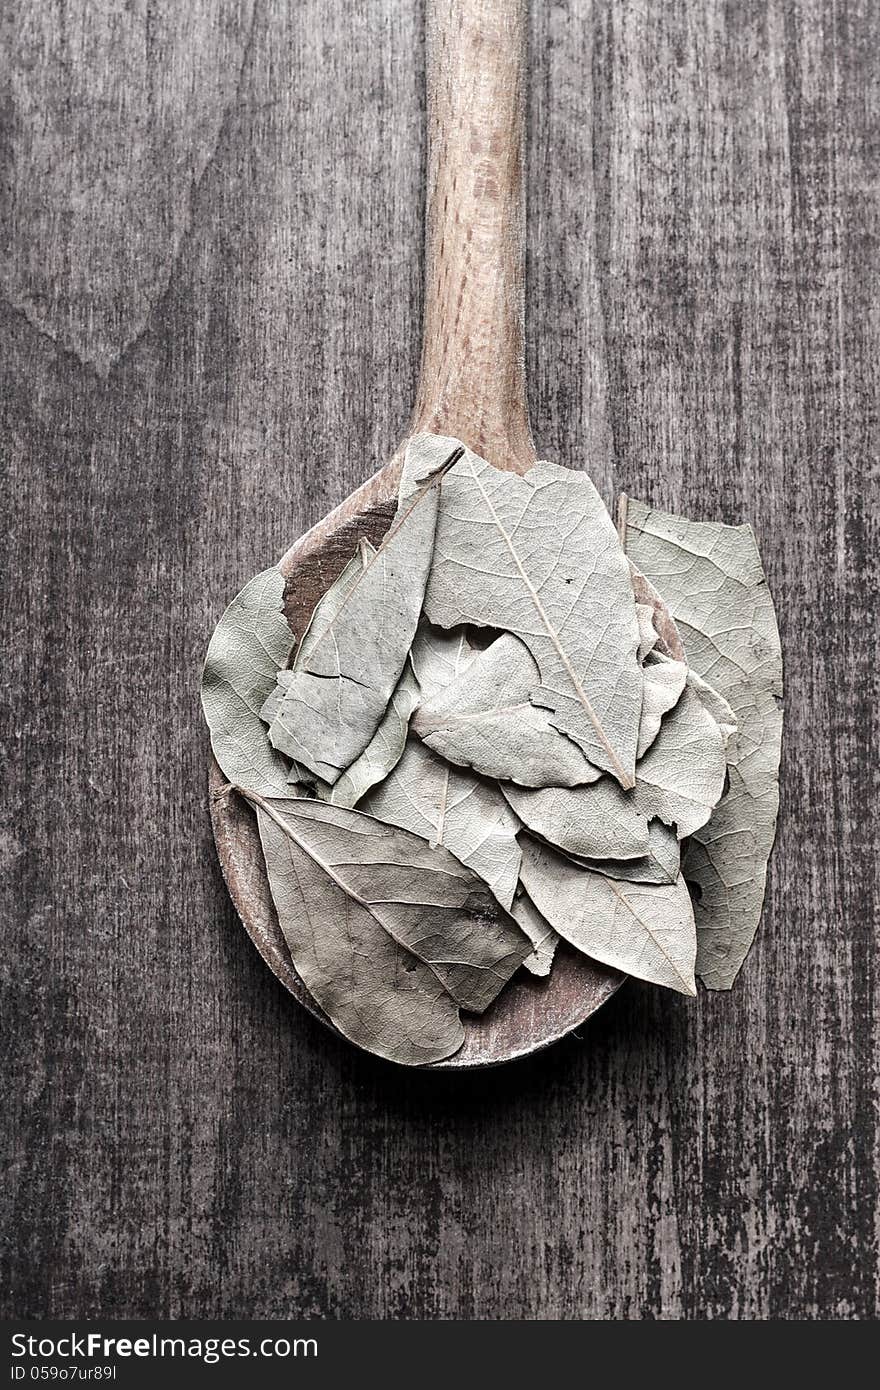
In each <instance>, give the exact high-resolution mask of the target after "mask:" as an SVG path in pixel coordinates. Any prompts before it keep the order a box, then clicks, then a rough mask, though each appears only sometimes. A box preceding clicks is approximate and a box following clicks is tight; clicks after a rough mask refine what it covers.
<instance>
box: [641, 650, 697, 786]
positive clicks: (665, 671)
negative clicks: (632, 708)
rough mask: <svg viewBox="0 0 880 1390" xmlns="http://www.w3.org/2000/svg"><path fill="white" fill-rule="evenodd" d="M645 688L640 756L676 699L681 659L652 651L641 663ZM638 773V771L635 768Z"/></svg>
mask: <svg viewBox="0 0 880 1390" xmlns="http://www.w3.org/2000/svg"><path fill="white" fill-rule="evenodd" d="M643 670H644V674H645V690H644V696H643V700H642V719H641V723H640V724H639V746H638V756H639V757H640V758H641V757H643V756H644V754H645V753H646V752H647V751H648V749H649V748H650V747H651V744H652V743H653V742H654V739H655V738H656V737H657V735H658V734H659V732H660V725H661V723H662V721H663V716H664V714H668V713H669V711H670V710H671V709H673V708H674V707H675V705H676V704H677V703H678V700H679V697H680V696H681V693H682V691H683V690H684V687H685V683H686V681H687V675H688V668H687V665H686V663H685V662H683V661H673V660H671V658H669V657H664V656H660V655H659V654H658V655H655V656H653V657H651V658H649V660H647V661H646V662H645V664H644V667H643ZM636 776H637V777H638V771H637V772H636Z"/></svg>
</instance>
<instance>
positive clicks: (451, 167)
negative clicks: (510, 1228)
mask: <svg viewBox="0 0 880 1390" xmlns="http://www.w3.org/2000/svg"><path fill="white" fill-rule="evenodd" d="M525 18H526V16H525V0H428V4H427V38H428V43H427V94H428V150H429V160H428V192H427V207H426V276H425V310H424V323H423V339H422V359H421V370H420V378H419V387H418V393H417V398H416V405H415V410H414V412H413V417H412V422H411V424H410V428H409V431H408V433H407V437H406V439H405V440H404V441H403V443H402V444H401V446H400V448H399V449H398V450H397V453H396V454H395V455H394V457H393V458H392V459H391V460H390V462H388V463H387V464H386V465H385V467H384V468H381V469H380V470H379V472H378V473H376V474H374V476H373V477H372V478H370V479H369V481H368V482H366V483H364V484H363V486H362V487H360V488H358V490H357V491H356V492H354V493H352V494H351V496H350V497H348V498H347V499H346V500H345V501H344V502H343V503H342V504H341V505H340V506H338V507H337V508H336V509H335V511H333V512H331V513H330V515H329V516H327V517H325V518H324V520H323V521H320V522H318V524H317V525H316V526H314V527H312V529H311V530H310V531H309V532H307V534H306V535H304V536H302V537H301V538H300V539H299V540H298V541H296V543H295V544H294V545H293V546H292V547H291V548H290V550H289V551H288V552H287V554H286V555H285V556H284V558H283V560H282V561H281V569H282V570H283V572H284V574H285V575H286V576H287V581H288V582H287V589H286V595H285V610H286V613H287V617H288V620H289V622H290V625H291V628H292V629H293V631H294V632H298V633H299V632H302V631H303V629H304V627H305V624H306V621H307V619H308V617H309V614H310V613H311V611H312V609H313V608H314V606H315V604H316V603H317V601H318V599H319V598H320V596H321V595H322V594H323V593H324V592H325V590H326V589H327V588H328V587H329V586H330V584H332V583H333V581H334V579H336V577H337V575H338V574H339V573H340V571H341V570H342V568H343V566H344V565H345V563H346V561H348V560H349V559H350V558H351V556H352V554H353V553H354V550H355V546H356V544H357V541H358V540H359V538H360V537H361V536H367V537H368V538H369V539H370V540H371V541H372V542H373V543H374V544H378V542H379V541H380V540H381V538H382V536H383V535H384V534H385V532H386V531H387V529H388V527H389V525H390V523H391V519H392V517H393V515H394V510H395V506H396V497H397V483H398V478H399V474H400V467H401V463H402V460H403V454H404V450H405V447H406V442H407V440H408V439H409V437H410V435H412V434H416V433H418V432H420V431H423V430H428V431H433V432H435V433H438V434H448V435H455V436H456V437H458V438H459V439H461V440H462V441H463V442H464V443H466V444H467V445H469V446H470V448H472V449H473V450H474V451H475V452H476V453H478V454H480V455H481V456H482V457H483V458H485V459H487V460H488V461H489V462H490V463H492V464H494V465H495V467H496V468H501V469H511V470H513V471H515V472H518V473H524V472H527V471H528V469H529V468H530V467H531V466H532V464H533V463H534V462H535V459H536V453H535V447H534V444H533V443H532V435H531V430H530V428H529V419H528V407H527V403H526V386H525V366H524V346H523V345H524V336H523V316H524V262H525V245H524V214H525V207H524V194H523V179H522V161H523V113H524V79H525ZM638 583H639V588H640V598H642V599H643V600H644V601H647V602H651V603H653V604H654V606H655V609H656V610H657V613H658V626H659V627H660V629H661V632H662V633H663V638H662V639H661V641H662V648H663V650H665V651H666V652H667V653H668V654H670V655H675V656H679V657H680V656H681V655H682V650H681V646H680V643H679V641H678V636H677V634H676V632H675V628H674V625H673V624H672V621H671V619H670V618H669V614H668V612H667V611H666V610H665V608H664V607H663V605H662V602H661V600H660V599H659V598H658V597H657V595H656V594H655V593H654V592H653V591H652V590H650V587H649V586H647V585H646V584H645V581H643V580H642V581H638ZM223 786H224V779H223V777H222V774H221V773H220V770H219V768H218V767H217V765H216V763H214V764H213V766H212V768H211V775H210V787H211V792H212V795H211V816H212V820H213V826H214V837H215V839H216V842H217V850H218V853H219V855H220V861H221V863H222V865H223V872H224V875H225V877H226V882H227V885H228V887H229V891H230V894H231V895H232V899H233V902H234V903H235V906H236V908H237V909H238V912H239V914H240V916H241V918H242V921H243V922H244V925H245V927H246V929H247V931H248V933H249V934H250V936H251V938H252V940H253V941H254V944H255V945H256V947H257V949H258V950H259V951H260V953H261V955H262V956H263V958H264V960H265V961H266V963H267V964H268V965H269V966H270V968H271V969H272V970H273V971H274V972H275V974H276V975H277V976H278V978H279V979H280V980H281V981H282V983H283V984H284V985H285V986H286V987H287V988H288V989H289V990H290V992H291V994H293V995H294V996H295V997H296V998H297V999H298V1000H299V1001H300V1003H301V1004H303V1005H305V1007H306V1008H307V1009H309V1010H310V1011H311V1012H312V1013H313V1014H315V1015H316V1016H317V1017H318V1018H320V1019H321V1020H322V1021H323V1022H324V1023H326V1024H327V1025H328V1027H331V1028H332V1027H333V1025H332V1024H331V1023H330V1021H329V1019H328V1018H327V1017H326V1015H325V1014H324V1013H323V1011H322V1010H321V1009H320V1008H319V1007H318V1005H317V1004H316V1003H315V1001H314V999H313V998H312V997H311V995H310V994H309V992H308V990H307V989H306V988H305V986H304V985H303V983H302V981H301V980H300V978H299V976H298V975H297V973H296V971H295V970H294V968H293V964H292V962H291V959H290V953H289V951H288V949H287V945H286V943H285V941H284V937H283V935H282V933H281V929H280V927H279V925H278V919H277V916H276V914H275V909H274V906H273V904H272V899H271V897H270V894H269V887H268V883H267V880H266V874H265V869H264V866H263V859H262V853H261V850H260V842H259V837H258V834H257V829H256V822H255V819H254V816H253V814H252V812H251V810H250V808H249V807H247V806H246V804H245V803H244V802H243V800H242V799H241V798H238V797H231V796H226V795H222V794H220V793H221V791H222V788H223ZM624 978H625V977H624V976H623V975H621V974H620V973H619V972H618V971H616V970H611V969H609V968H607V967H605V966H602V965H598V964H596V963H595V962H593V961H590V960H587V959H586V958H585V957H584V956H582V955H579V954H577V953H576V952H574V951H571V950H569V949H568V948H567V947H565V946H564V944H563V945H562V946H561V948H560V950H559V952H558V953H557V958H556V961H555V962H554V965H553V969H552V971H551V973H550V976H549V977H548V978H547V979H545V980H538V979H536V978H535V977H533V976H530V975H527V974H526V972H524V971H520V972H519V973H518V975H517V977H516V978H515V979H514V980H513V981H512V982H511V983H510V984H509V985H508V986H507V988H506V989H504V990H503V991H502V993H501V995H500V996H499V997H498V999H497V1000H496V1001H495V1003H494V1004H493V1005H492V1006H491V1008H490V1009H489V1010H487V1012H486V1013H485V1014H483V1015H482V1016H480V1017H479V1018H477V1017H469V1016H467V1015H465V1041H464V1045H463V1046H462V1048H461V1049H460V1051H459V1052H457V1053H456V1054H455V1056H454V1057H451V1058H449V1059H448V1060H447V1061H444V1062H440V1063H436V1064H435V1068H437V1069H450V1068H469V1067H478V1066H490V1065H493V1064H497V1063H499V1062H505V1061H510V1060H511V1059H513V1058H515V1057H523V1056H526V1055H527V1054H529V1053H532V1052H536V1051H538V1050H539V1049H540V1048H542V1047H546V1046H547V1045H548V1044H549V1043H551V1042H554V1041H555V1040H556V1039H558V1038H561V1037H562V1036H563V1035H564V1034H566V1033H568V1032H570V1030H571V1029H572V1028H575V1027H577V1025H578V1024H580V1023H583V1022H584V1020H585V1019H586V1018H588V1017H589V1015H590V1014H592V1013H594V1012H595V1010H596V1009H598V1008H599V1007H600V1005H602V1004H603V1003H604V1002H605V1001H606V1000H607V999H608V998H610V996H611V995H612V994H613V993H614V992H615V990H616V989H618V988H619V986H620V985H621V983H622V982H623V980H624ZM334 1031H335V1030H334ZM432 1069H434V1068H432Z"/></svg>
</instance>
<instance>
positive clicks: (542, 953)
mask: <svg viewBox="0 0 880 1390" xmlns="http://www.w3.org/2000/svg"><path fill="white" fill-rule="evenodd" d="M510 915H511V916H512V917H513V919H514V921H515V922H516V923H517V925H518V926H520V927H521V928H522V930H523V931H524V932H525V934H526V936H527V937H528V938H529V941H530V942H531V943H532V948H533V949H532V954H531V955H530V956H526V958H525V960H524V961H523V965H524V966H525V968H526V970H528V971H529V972H530V974H532V975H537V976H539V977H541V978H543V977H544V976H546V975H549V974H550V967H551V966H552V964H553V957H554V956H555V955H556V947H557V946H558V945H559V933H558V932H556V931H554V929H553V927H551V925H550V923H549V922H548V921H547V918H546V917H545V916H544V915H543V914H542V913H540V912H539V911H538V909H537V908H536V907H535V904H534V903H533V902H532V900H531V898H530V897H529V895H528V893H527V892H526V890H525V888H523V886H522V884H520V885H519V887H518V888H517V890H516V894H515V896H514V899H513V903H512V905H511V908H510Z"/></svg>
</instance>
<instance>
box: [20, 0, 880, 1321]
mask: <svg viewBox="0 0 880 1390" xmlns="http://www.w3.org/2000/svg"><path fill="white" fill-rule="evenodd" d="M5 10H6V31H7V35H8V38H7V42H8V45H9V49H10V57H9V58H8V60H7V61H6V62H4V64H3V70H4V77H3V108H2V109H3V116H2V134H3V149H4V156H5V169H6V172H5V173H4V178H3V184H2V219H3V237H2V241H3V249H4V256H5V260H4V268H3V284H2V294H3V302H2V308H0V323H2V341H3V347H4V350H3V353H2V363H0V374H2V380H0V394H2V412H3V458H4V482H3V500H4V521H5V532H6V540H5V544H4V546H3V550H2V562H3V567H4V571H5V573H4V583H3V606H4V611H3V619H4V631H5V634H6V642H5V654H4V672H3V674H4V684H5V686H6V688H7V691H8V695H9V700H8V702H7V704H6V713H5V715H4V732H5V738H6V751H5V753H4V761H3V770H4V783H5V793H6V795H5V805H4V811H3V820H2V834H0V846H2V864H3V874H4V885H5V890H6V906H5V911H4V913H3V918H2V920H3V925H4V937H5V945H4V949H3V952H2V979H3V993H4V1004H3V1039H4V1042H3V1045H4V1049H5V1054H6V1065H7V1079H6V1082H5V1093H4V1103H3V1112H4V1127H5V1129H6V1133H7V1158H8V1171H7V1174H6V1176H5V1178H4V1181H3V1183H2V1184H0V1188H2V1202H3V1204H4V1206H5V1208H6V1212H5V1222H4V1226H5V1253H4V1272H3V1304H4V1307H5V1309H6V1311H7V1313H10V1314H11V1313H16V1314H19V1315H29V1316H37V1317H40V1316H50V1315H53V1314H54V1315H56V1316H73V1315H88V1314H97V1313H99V1312H100V1313H102V1314H104V1315H106V1316H110V1315H131V1316H150V1315H159V1316H164V1317H177V1316H190V1317H215V1316H216V1317H233V1316H240V1317H241V1316H248V1315H262V1316H269V1317H286V1316H319V1317H320V1316H328V1317H333V1318H336V1317H356V1318H358V1317H359V1318H386V1317H430V1318H450V1317H463V1318H521V1317H526V1318H557V1317H565V1318H572V1317H584V1318H655V1317H661V1318H679V1317H690V1318H802V1319H803V1318H835V1319H841V1318H843V1319H846V1318H871V1317H874V1316H875V1315H876V1303H875V1299H876V1296H877V1295H876V1289H877V1283H876V1279H877V1267H876V1262H875V1250H874V1247H873V1244H872V1230H873V1226H872V1219H873V1210H874V1208H875V1204H876V1199H877V1195H878V1170H877V1150H876V1147H875V1144H876V1139H877V1129H876V1126H875V1121H874V1116H873V1112H872V1083H873V1074H874V1060H875V1056H876V1053H875V1050H874V1043H875V1037H876V1015H875V998H876V995H875V986H876V979H875V969H876V962H877V950H876V938H875V936H874V921H873V912H872V908H873V904H874V893H875V886H876V872H877V848H878V845H877V830H876V821H875V819H874V817H875V815H876V808H875V806H874V805H873V804H872V792H873V791H874V790H875V787H876V780H877V779H876V771H875V768H876V761H877V743H876V707H877V682H876V656H877V639H878V634H877V628H876V619H875V613H876V609H877V601H878V595H877V583H876V564H875V561H876V543H877V529H878V507H877V500H878V499H877V492H876V490H872V489H873V488H874V482H873V481H872V477H875V468H876V458H877V443H878V440H877V433H878V410H877V399H878V398H877V385H878V381H877V377H878V366H880V315H878V301H877V296H876V277H877V253H878V237H877V234H878V198H877V192H878V134H880V127H878V100H877V89H876V53H877V50H878V46H880V23H878V21H880V10H878V7H877V6H876V5H873V4H871V3H869V0H838V3H836V4H831V3H821V0H799V3H794V0H770V2H769V3H765V0H760V3H757V0H742V2H741V3H734V4H723V3H721V2H720V0H710V3H704V2H703V0H684V3H679V4H669V3H668V0H623V3H617V2H616V0H615V3H612V2H611V0H596V3H594V4H590V3H589V0H572V2H571V3H568V4H562V3H555V4H549V3H544V2H543V0H534V5H533V11H534V13H533V18H532V36H531V38H532V46H531V68H532V82H531V90H530V95H529V142H530V143H529V168H528V189H529V267H528V274H529V288H528V320H529V335H528V357H529V371H530V379H531V403H532V416H533V423H534V427H535V434H536V438H537V440H538V445H539V449H540V450H541V452H542V453H543V454H544V455H545V456H549V457H551V458H555V459H558V460H560V461H561V462H563V463H566V464H569V465H573V466H576V467H583V468H588V469H589V470H590V471H591V473H592V475H593V477H594V478H595V480H596V482H597V484H598V485H599V487H600V489H601V490H602V491H603V492H604V494H605V496H606V497H607V498H609V499H610V498H611V497H612V496H613V495H614V493H615V491H616V490H617V489H618V488H620V487H624V488H625V489H626V490H627V491H629V492H630V493H632V494H633V495H634V496H638V497H642V498H645V499H647V500H649V501H651V502H654V503H656V504H658V505H660V506H663V507H668V508H670V509H673V510H681V511H682V512H684V513H685V514H687V515H690V516H695V517H722V518H724V519H726V520H729V521H739V520H741V519H743V518H748V519H750V520H751V521H752V522H753V523H754V526H755V528H756V531H757V534H758V538H759V542H760V545H761V549H762V552H763V555H764V557H765V561H766V566H767V571H768V575H769V579H770V582H771V585H772V589H773V593H774V595H775V597H776V600H777V604H778V607H779V611H780V620H781V628H782V637H783V644H784V648H785V660H786V676H787V685H788V691H787V699H786V717H787V723H786V742H785V753H784V764H783V808H782V817H781V824H780V834H779V840H778V844H777V849H776V854H775V857H774V860H773V865H772V873H771V882H770V890H769V899H768V907H767V912H766V917H765V923H764V928H763V933H762V936H761V938H760V944H759V945H758V947H757V949H756V950H755V952H754V953H753V955H752V957H751V958H750V960H749V962H748V964H747V966H746V969H745V970H744V972H743V975H742V977H741V980H740V982H739V985H738V987H737V989H736V990H735V991H734V992H733V993H732V994H730V995H717V994H716V995H707V994H705V993H702V994H701V996H700V998H699V999H697V1000H696V1001H688V1000H686V999H684V998H682V997H680V996H673V995H671V994H668V993H665V992H663V991H660V990H655V989H651V988H648V987H641V986H639V985H636V984H630V985H628V986H627V987H626V988H625V989H624V990H623V991H622V992H621V993H620V995H619V996H618V997H617V999H615V1000H614V1001H613V1002H612V1003H611V1004H610V1005H609V1006H608V1007H607V1008H606V1009H605V1011H604V1012H603V1013H601V1014H600V1015H598V1016H597V1017H596V1018H595V1020H593V1022H591V1023H590V1024H589V1025H588V1026H587V1027H586V1028H585V1029H584V1030H583V1033H582V1036H580V1037H579V1038H574V1039H571V1040H569V1041H568V1042H566V1043H564V1044H562V1045H560V1046H558V1047H557V1048H555V1049H553V1050H552V1051H550V1052H548V1053H547V1054H545V1055H543V1056H541V1057H540V1058H538V1059H536V1060H534V1061H533V1062H531V1063H527V1064H522V1065H517V1066H513V1067H510V1068H509V1069H507V1070H502V1071H499V1072H495V1073H489V1074H483V1075H478V1076H465V1077H458V1076H456V1077H440V1076H430V1075H421V1074H408V1073H406V1072H401V1071H399V1070H395V1069H394V1068H392V1067H390V1066H388V1065H383V1064H381V1063H379V1062H376V1061H374V1060H371V1059H370V1058H368V1057H366V1056H362V1055H359V1054H358V1053H356V1052H355V1051H354V1050H353V1049H351V1048H349V1047H347V1046H345V1045H344V1044H342V1043H340V1042H338V1041H337V1040H335V1039H334V1038H333V1037H331V1036H329V1035H328V1034H327V1033H326V1032H325V1031H323V1029H322V1028H321V1027H320V1026H319V1025H318V1024H316V1023H314V1022H313V1021H312V1020H311V1019H310V1018H308V1017H306V1016H305V1014H304V1013H303V1012H302V1011H301V1010H300V1009H298V1008H297V1007H295V1006H294V1005H293V1004H292V1003H291V1002H290V1001H289V999H288V997H287V996H286V995H285V994H284V992H283V991H282V989H281V987H280V986H279V985H278V984H277V982H276V981H275V980H274V979H273V977H272V976H271V975H270V974H269V972H268V971H267V969H266V968H265V967H264V966H263V964H262V962H261V960H260V959H259V957H258V956H257V954H256V952H255V951H254V949H253V947H252V946H251V945H250V943H249V941H248V940H247V938H246V937H245V935H244V932H243V931H242V930H241V928H240V926H239V925H238V922H237V920H236V918H235V916H234V914H233V911H232V909H231V907H230V905H229V902H228V900H227V897H226V893H225V891H224V887H223V883H222V881H221V877H220V873H219V869H218V867H217V863H216V859H215V855H214V850H213V844H212V840H211V836H210V830H209V825H208V816H207V810H206V798H205V768H206V753H207V740H206V737H205V733H204V730H203V728H202V724H201V721H200V717H199V710H198V696H197V688H198V672H199V667H200V662H201V659H202V656H203V653H204V648H205V643H206V640H207V636H208V634H209V632H210V630H211V627H212V625H213V623H214V621H215V620H216V618H217V616H218V615H219V613H220V612H221V610H222V608H223V606H224V605H225V603H226V602H227V601H228V599H229V598H230V597H231V596H232V594H233V593H234V592H235V590H236V589H237V588H238V587H239V585H240V584H241V583H242V582H243V581H244V580H245V579H247V578H248V577H249V576H250V575H251V574H252V573H253V572H254V571H255V570H257V569H260V568H262V567H264V566H265V565H267V564H269V563H271V562H272V561H273V560H274V559H275V558H276V557H277V556H278V555H279V554H280V553H281V551H282V550H284V548H285V547H286V546H287V545H288V543H289V542H290V540H291V539H292V538H294V537H295V536H296V535H297V534H298V533H299V532H300V531H301V530H302V529H303V528H305V527H307V526H308V525H309V524H310V523H311V522H313V521H314V520H316V519H317V518H318V517H319V516H320V515H321V514H322V513H324V512H325V511H326V510H328V509H329V508H330V507H331V506H332V505H333V504H334V503H335V502H337V501H338V500H339V499H341V498H342V497H343V496H344V495H345V494H346V493H347V492H349V491H350V490H351V489H352V488H353V487H354V486H355V484H357V483H358V482H359V481H360V480H361V479H362V478H364V477H365V476H366V475H367V473H368V472H370V471H371V470H372V469H373V467H374V466H375V465H376V464H377V463H378V462H381V461H382V460H383V459H384V458H385V457H386V456H387V455H388V453H389V452H390V451H391V449H392V448H393V446H394V444H395V443H396V441H397V439H398V437H399V436H400V434H401V432H402V430H403V428H404V425H405V421H406V418H407V414H408V410H409V407H410V404H411V398H412V390H413V385H414V380H415V371H416V343H417V339H418V328H419V314H420V301H421V281H420V273H421V268H420V245H421V235H422V180H423V172H424V144H423V131H422V119H423V117H422V100H423V98H422V83H423V43H422V35H421V14H420V8H419V5H418V4H417V3H416V2H415V0H369V3H366V4H364V5H357V6H355V5H345V4H327V3H326V2H325V0H300V2H299V3H298V4H296V5H290V4H287V3H282V0H189V3H187V4H185V5H184V4H178V3H174V0H156V3H151V4H146V3H145V2H143V0H138V3H135V4H133V5H130V6H126V7H121V6H118V5H115V4H113V3H112V0H54V3H48V0H39V3H37V0H33V3H30V4H25V5H21V4H12V3H11V0H6V4H5Z"/></svg>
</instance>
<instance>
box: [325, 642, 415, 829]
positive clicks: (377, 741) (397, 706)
mask: <svg viewBox="0 0 880 1390" xmlns="http://www.w3.org/2000/svg"><path fill="white" fill-rule="evenodd" d="M418 703H419V683H418V681H417V680H416V678H415V676H414V675H413V672H412V669H411V668H410V667H409V666H407V667H405V668H404V672H403V675H402V676H401V677H400V680H399V681H398V682H397V685H396V687H395V690H394V694H393V695H392V696H391V700H390V701H389V704H388V708H387V710H386V711H385V713H384V714H383V716H382V719H381V720H380V722H379V727H378V729H377V730H376V732H375V733H374V735H373V737H372V738H371V739H370V742H369V743H368V744H367V746H366V748H365V749H364V751H363V753H361V755H360V757H359V758H356V759H355V761H354V762H353V763H352V765H351V767H349V768H347V769H346V770H345V772H343V774H342V776H341V777H340V778H339V781H338V782H337V783H336V784H335V786H332V787H331V786H328V784H327V783H326V782H321V781H319V782H317V785H316V793H317V796H318V799H319V800H320V801H329V802H330V803H331V805H333V806H348V807H352V806H355V805H356V804H357V802H358V801H360V800H361V798H362V797H363V796H366V794H367V792H368V791H369V790H370V788H371V787H374V786H375V785H376V783H377V782H381V781H382V779H383V778H384V777H387V776H388V774H389V772H391V771H392V770H393V769H394V768H395V767H396V766H397V764H398V763H399V761H400V759H401V757H402V756H403V750H404V748H405V747H406V735H407V729H408V727H409V720H410V716H411V714H412V712H413V710H414V709H415V708H416V706H417V705H418Z"/></svg>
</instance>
